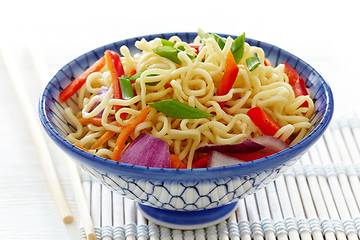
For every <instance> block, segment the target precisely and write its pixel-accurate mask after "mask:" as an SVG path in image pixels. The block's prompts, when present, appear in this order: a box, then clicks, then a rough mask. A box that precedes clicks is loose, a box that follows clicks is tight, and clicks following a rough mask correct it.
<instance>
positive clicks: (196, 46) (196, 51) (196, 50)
mask: <svg viewBox="0 0 360 240" xmlns="http://www.w3.org/2000/svg"><path fill="white" fill-rule="evenodd" d="M190 47H191V48H193V49H195V53H196V55H198V54H199V51H200V46H199V45H192V44H190Z"/></svg>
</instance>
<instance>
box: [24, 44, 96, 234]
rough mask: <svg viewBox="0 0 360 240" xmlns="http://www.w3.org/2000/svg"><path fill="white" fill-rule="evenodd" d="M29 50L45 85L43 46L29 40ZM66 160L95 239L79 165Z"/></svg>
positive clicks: (84, 220)
mask: <svg viewBox="0 0 360 240" xmlns="http://www.w3.org/2000/svg"><path fill="white" fill-rule="evenodd" d="M29 50H30V55H31V57H32V59H33V63H34V66H35V70H37V73H38V75H39V79H40V81H41V85H42V86H43V87H45V85H46V84H47V82H48V79H47V77H48V76H49V75H50V74H49V68H48V64H47V61H46V59H45V54H44V52H43V48H42V47H40V45H39V44H38V42H35V41H32V42H29ZM64 160H65V162H66V164H67V168H68V171H69V174H70V180H71V185H72V187H73V192H74V195H75V200H76V204H77V206H78V210H79V214H80V218H81V222H82V224H83V227H84V231H85V234H86V237H87V239H89V240H95V239H96V234H95V230H94V224H93V220H92V218H91V216H90V211H89V207H90V205H89V204H88V203H87V201H86V197H85V193H84V189H83V187H82V185H81V178H80V175H79V172H78V167H77V166H76V164H75V163H74V162H73V160H72V159H71V158H70V157H69V156H67V155H66V154H64Z"/></svg>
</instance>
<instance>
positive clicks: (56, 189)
mask: <svg viewBox="0 0 360 240" xmlns="http://www.w3.org/2000/svg"><path fill="white" fill-rule="evenodd" d="M0 52H1V55H2V56H3V59H4V63H5V65H6V68H7V70H8V73H9V76H10V80H11V83H12V85H13V88H14V91H15V93H16V97H17V99H18V101H19V103H20V106H21V109H22V111H23V114H24V115H25V119H26V120H27V121H26V122H27V124H28V128H29V131H30V134H31V136H32V139H33V141H34V144H35V147H36V150H37V153H38V156H39V160H40V163H41V165H42V167H43V169H44V173H45V176H46V178H47V181H48V184H49V187H50V190H51V193H52V195H53V197H54V200H55V203H56V206H57V208H58V211H59V213H60V216H61V219H62V221H63V222H64V223H66V224H67V223H71V222H72V221H73V220H74V218H73V215H72V213H71V211H70V208H69V206H68V203H67V201H66V198H65V196H64V192H63V189H62V187H61V184H60V181H59V179H58V176H57V173H56V170H55V166H54V163H53V161H52V159H51V155H50V152H49V149H48V148H47V147H46V146H47V144H46V141H45V139H44V136H43V131H42V129H41V127H40V124H39V122H38V120H37V117H36V115H35V111H34V108H33V106H32V105H31V101H30V97H29V96H28V93H27V91H26V89H25V86H24V84H22V77H21V76H20V72H21V71H20V68H19V67H18V65H17V63H16V61H15V58H14V55H13V53H12V51H11V50H10V49H9V47H5V46H4V45H3V44H0Z"/></svg>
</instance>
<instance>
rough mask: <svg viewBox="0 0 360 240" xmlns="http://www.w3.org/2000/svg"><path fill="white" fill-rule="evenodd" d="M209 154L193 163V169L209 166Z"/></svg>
mask: <svg viewBox="0 0 360 240" xmlns="http://www.w3.org/2000/svg"><path fill="white" fill-rule="evenodd" d="M209 156H210V155H209V154H207V155H205V156H203V157H201V158H198V159H195V160H194V161H193V163H192V168H206V167H207V166H208V162H209Z"/></svg>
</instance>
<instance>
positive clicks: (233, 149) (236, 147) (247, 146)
mask: <svg viewBox="0 0 360 240" xmlns="http://www.w3.org/2000/svg"><path fill="white" fill-rule="evenodd" d="M263 148H265V147H264V146H263V145H261V143H257V142H255V141H252V140H250V139H245V140H244V141H242V142H240V143H234V144H206V145H202V146H200V147H198V148H197V149H196V151H197V152H204V153H208V152H210V151H217V152H226V153H252V152H256V151H259V150H261V149H263Z"/></svg>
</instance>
